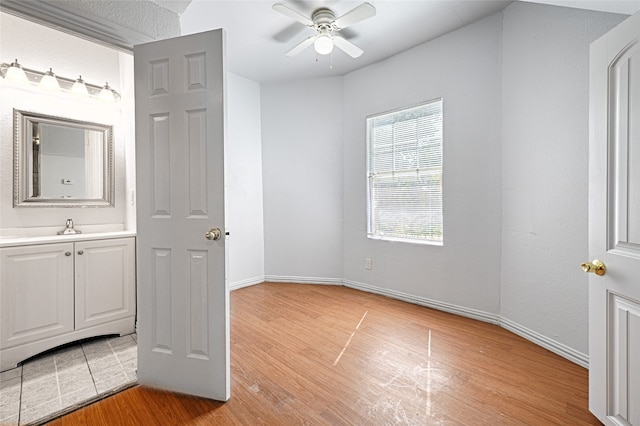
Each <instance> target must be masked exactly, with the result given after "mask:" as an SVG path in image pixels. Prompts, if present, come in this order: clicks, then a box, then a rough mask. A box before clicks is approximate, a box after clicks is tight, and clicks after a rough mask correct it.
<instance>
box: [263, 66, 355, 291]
mask: <svg viewBox="0 0 640 426" xmlns="http://www.w3.org/2000/svg"><path fill="white" fill-rule="evenodd" d="M342 105H343V98H342V78H325V79H318V80H309V81H299V82H291V83H283V84H270V85H264V86H262V150H263V151H262V153H263V154H262V157H263V163H262V165H263V183H264V229H265V273H266V278H267V280H269V279H278V280H287V279H291V280H293V281H305V280H308V281H313V282H326V283H332V282H337V283H340V282H342V281H341V280H342V173H343V166H342V146H343V142H342V123H343V112H342Z"/></svg>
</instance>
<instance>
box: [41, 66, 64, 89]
mask: <svg viewBox="0 0 640 426" xmlns="http://www.w3.org/2000/svg"><path fill="white" fill-rule="evenodd" d="M40 87H42V88H43V89H45V90H49V91H51V92H59V91H60V84H59V83H58V79H57V78H56V75H55V74H54V73H53V70H52V69H51V68H49V71H47V72H46V73H44V75H43V76H42V80H40Z"/></svg>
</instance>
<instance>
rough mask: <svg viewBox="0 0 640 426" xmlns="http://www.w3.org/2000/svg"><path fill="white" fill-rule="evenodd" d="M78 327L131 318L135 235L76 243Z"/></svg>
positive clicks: (133, 290)
mask: <svg viewBox="0 0 640 426" xmlns="http://www.w3.org/2000/svg"><path fill="white" fill-rule="evenodd" d="M75 262H76V273H75V277H76V279H75V300H76V330H81V329H83V328H87V327H92V326H94V325H98V324H104V323H107V322H110V321H114V320H118V319H122V318H127V317H132V316H134V315H135V313H136V310H135V308H136V301H135V297H136V296H135V291H136V290H135V238H117V239H113V240H96V241H81V242H77V243H75Z"/></svg>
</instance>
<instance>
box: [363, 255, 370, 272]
mask: <svg viewBox="0 0 640 426" xmlns="http://www.w3.org/2000/svg"><path fill="white" fill-rule="evenodd" d="M364 269H371V259H369V258H368V257H367V258H366V259H365V260H364Z"/></svg>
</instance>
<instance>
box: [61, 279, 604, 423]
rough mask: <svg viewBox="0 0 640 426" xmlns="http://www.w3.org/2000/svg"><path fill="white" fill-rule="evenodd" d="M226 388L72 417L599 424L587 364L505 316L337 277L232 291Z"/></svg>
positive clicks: (134, 392)
mask: <svg viewBox="0 0 640 426" xmlns="http://www.w3.org/2000/svg"><path fill="white" fill-rule="evenodd" d="M231 375H232V387H231V400H229V401H228V402H226V403H219V402H215V401H211V400H206V399H201V398H195V397H191V396H185V395H178V394H172V393H168V392H164V391H160V390H156V389H150V388H145V387H140V386H137V387H134V388H132V389H129V390H126V391H124V392H121V393H119V394H117V395H114V396H112V397H110V398H107V399H105V400H102V401H100V402H97V403H95V404H93V405H90V406H88V407H85V408H83V409H80V410H78V411H76V412H74V413H71V414H69V415H67V416H65V417H62V418H60V419H57V420H55V421H53V422H52V423H51V425H53V426H67V425H212V424H245V425H259V424H262V425H400V424H404V425H569V424H570V425H599V424H600V423H599V422H598V420H597V419H596V418H595V417H594V416H592V415H591V414H590V413H589V411H588V409H587V398H588V389H587V376H588V373H587V370H585V369H584V368H582V367H579V366H577V365H575V364H573V363H571V362H569V361H567V360H565V359H563V358H561V357H559V356H557V355H555V354H553V353H551V352H549V351H547V350H546V349H543V348H541V347H539V346H536V345H535V344H533V343H530V342H528V341H526V340H524V339H522V338H520V337H518V336H516V335H514V334H512V333H511V332H509V331H506V330H504V329H502V328H500V327H497V326H494V325H490V324H486V323H482V322H478V321H474V320H471V319H467V318H462V317H458V316H455V315H452V314H447V313H443V312H439V311H435V310H431V309H427V308H424V307H420V306H416V305H411V304H408V303H405V302H401V301H397V300H393V299H388V298H385V297H382V296H377V295H372V294H368V293H363V292H360V291H357V290H352V289H348V288H344V287H334V286H315V285H298V284H275V283H265V284H260V285H257V286H252V287H247V288H243V289H240V290H236V291H234V292H232V293H231Z"/></svg>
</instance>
